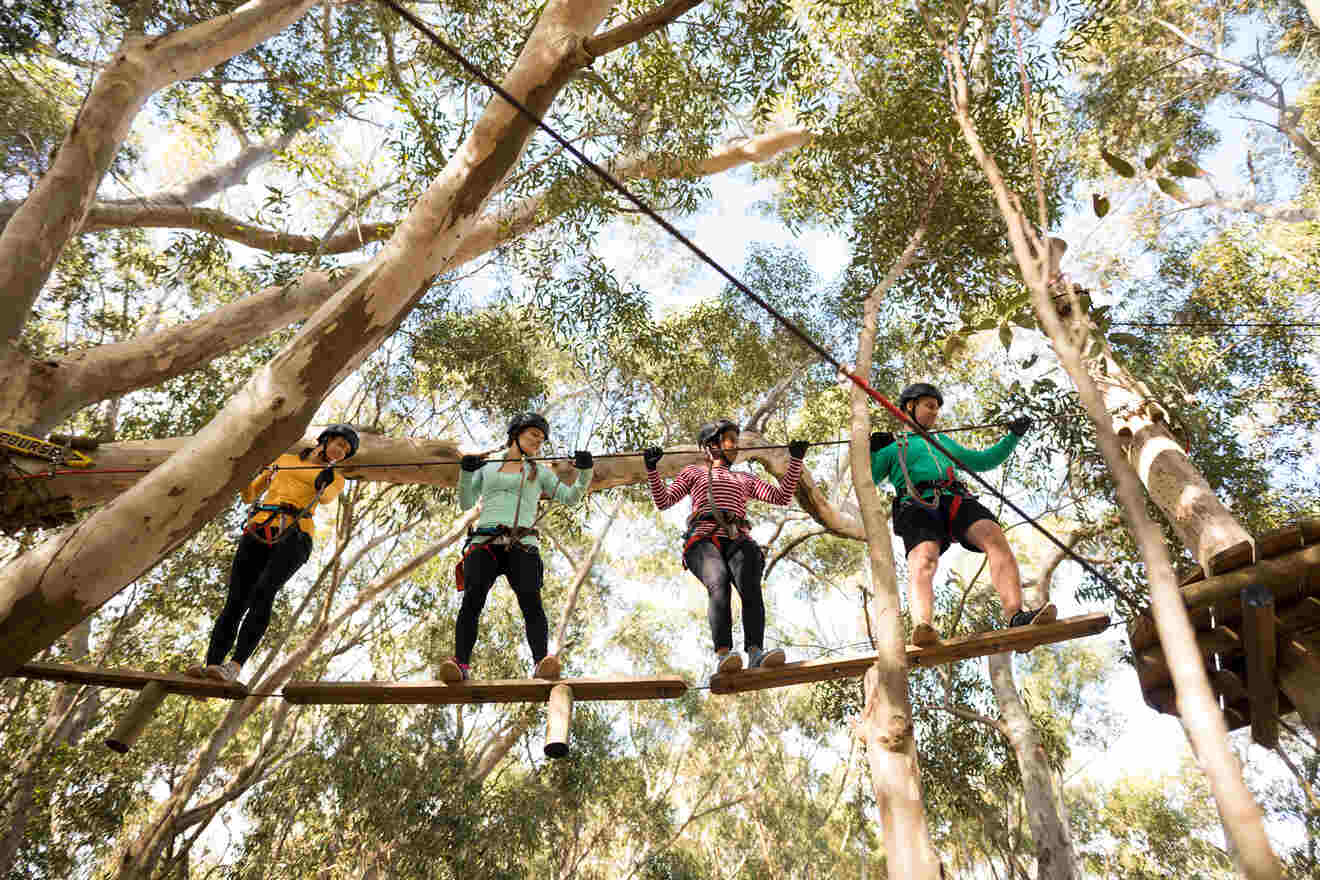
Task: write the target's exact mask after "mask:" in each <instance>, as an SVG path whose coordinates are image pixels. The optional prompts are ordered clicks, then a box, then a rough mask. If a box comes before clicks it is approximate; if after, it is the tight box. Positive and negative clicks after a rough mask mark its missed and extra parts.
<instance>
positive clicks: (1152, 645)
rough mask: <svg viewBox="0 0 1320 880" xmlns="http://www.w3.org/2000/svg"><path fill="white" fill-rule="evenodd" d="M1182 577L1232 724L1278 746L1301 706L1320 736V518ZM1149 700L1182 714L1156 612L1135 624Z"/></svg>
mask: <svg viewBox="0 0 1320 880" xmlns="http://www.w3.org/2000/svg"><path fill="white" fill-rule="evenodd" d="M1208 567H1209V569H1210V570H1209V571H1208V572H1206V571H1203V570H1202V569H1200V568H1196V569H1194V570H1193V571H1192V572H1191V573H1190V574H1189V575H1188V576H1187V577H1185V578H1183V580H1182V583H1181V585H1180V587H1181V590H1182V596H1183V602H1184V604H1185V605H1186V606H1187V612H1188V616H1189V617H1190V618H1191V621H1192V628H1193V629H1194V630H1195V632H1196V644H1197V648H1198V649H1199V650H1200V653H1201V657H1202V659H1203V661H1204V663H1205V667H1206V675H1207V676H1208V677H1209V679H1210V685H1211V687H1212V688H1213V689H1214V691H1215V693H1216V695H1217V696H1218V697H1219V699H1220V704H1221V706H1222V707H1223V710H1224V718H1225V721H1226V722H1227V724H1228V727H1229V729H1230V730H1235V729H1237V728H1241V727H1246V726H1248V725H1250V727H1251V733H1252V739H1253V740H1254V741H1255V742H1257V743H1259V744H1260V745H1263V746H1266V747H1272V746H1274V744H1275V743H1276V742H1277V741H1278V727H1279V718H1280V717H1281V716H1283V715H1287V714H1288V713H1290V712H1294V711H1295V712H1297V713H1298V714H1299V715H1300V716H1301V719H1302V721H1303V723H1304V724H1305V725H1306V726H1307V727H1308V728H1309V729H1310V730H1311V732H1312V733H1313V734H1315V735H1317V736H1320V519H1307V520H1301V521H1299V522H1297V523H1294V524H1293V525H1290V526H1287V527H1285V528H1282V529H1276V530H1275V531H1272V532H1269V533H1267V534H1264V535H1261V536H1260V537H1258V538H1256V539H1255V540H1254V541H1251V542H1243V543H1242V544H1238V545H1235V546H1233V547H1230V548H1228V549H1227V550H1224V551H1222V552H1220V553H1218V554H1216V555H1215V556H1214V558H1212V559H1211V560H1210V562H1209V563H1208ZM1128 640H1129V641H1130V642H1131V644H1132V655H1133V658H1134V660H1135V662H1136V667H1137V679H1138V681H1139V682H1140V683H1141V691H1142V695H1143V696H1144V697H1145V699H1146V703H1147V704H1148V705H1150V706H1151V708H1153V709H1156V710H1157V711H1160V712H1164V713H1166V714H1169V715H1177V714H1178V707H1177V701H1176V698H1175V694H1174V690H1173V683H1172V676H1171V675H1170V672H1169V664H1168V660H1167V658H1166V657H1165V653H1164V649H1163V646H1162V645H1160V640H1159V632H1158V631H1157V630H1156V628H1155V621H1154V619H1153V618H1152V617H1151V615H1150V613H1149V612H1147V613H1146V614H1142V615H1140V616H1138V617H1137V618H1135V619H1134V620H1133V621H1132V623H1131V624H1129V626H1128Z"/></svg>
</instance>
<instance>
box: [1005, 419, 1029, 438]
mask: <svg viewBox="0 0 1320 880" xmlns="http://www.w3.org/2000/svg"><path fill="white" fill-rule="evenodd" d="M1008 430H1010V431H1012V432H1013V433H1014V434H1017V435H1018V436H1019V437H1021V436H1023V435H1024V434H1026V433H1027V432H1028V431H1030V430H1031V419H1030V418H1029V417H1027V416H1018V417H1017V418H1016V419H1014V420H1013V421H1011V422H1009V423H1008Z"/></svg>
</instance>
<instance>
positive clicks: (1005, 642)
mask: <svg viewBox="0 0 1320 880" xmlns="http://www.w3.org/2000/svg"><path fill="white" fill-rule="evenodd" d="M1107 626H1109V615H1107V614H1083V615H1081V616H1079V617H1069V618H1065V619H1063V620H1058V621H1055V622H1054V623H1046V624H1041V625H1040V626H1019V627H1014V628H1013V629H1001V630H995V631H994V632H988V633H974V634H973V635H969V636H958V637H957V638H952V639H946V640H944V641H942V642H940V643H939V644H936V645H929V646H927V647H923V648H919V647H917V646H916V645H908V646H907V662H908V666H909V667H912V666H940V665H942V664H945V663H952V662H953V661H955V660H968V659H971V658H973V657H984V656H986V655H987V654H1000V653H1003V652H1004V651H1029V650H1030V649H1032V648H1035V647H1038V646H1040V645H1047V644H1051V643H1053V642H1064V641H1068V640H1069V639H1078V638H1082V637H1083V636H1089V635H1095V634H1096V633H1098V632H1102V631H1103V630H1104V629H1105V627H1107ZM875 660H876V655H874V654H869V655H866V656H863V657H849V658H840V659H837V660H834V659H827V660H805V661H799V662H797V663H785V664H784V665H783V666H772V667H770V668H766V669H747V670H743V671H742V672H735V673H731V674H728V675H713V676H711V679H710V692H711V693H712V694H736V693H742V692H743V691H759V690H765V689H766V688H774V687H787V686H788V685H794V684H807V683H809V682H813V681H830V680H832V679H836V678H852V677H854V676H859V675H863V674H865V672H866V670H867V669H869V668H870V667H871V666H872V665H874V664H875Z"/></svg>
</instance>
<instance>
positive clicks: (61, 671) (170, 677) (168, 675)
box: [13, 663, 250, 700]
mask: <svg viewBox="0 0 1320 880" xmlns="http://www.w3.org/2000/svg"><path fill="white" fill-rule="evenodd" d="M13 677H15V678H35V679H40V680H42V681H60V682H65V683H68V684H90V685H96V686H98V687H112V688H124V689H127V690H134V691H140V690H142V689H143V688H144V687H146V686H147V685H148V684H149V683H151V682H157V683H158V684H160V686H161V687H163V688H164V689H165V692H166V693H170V694H184V695H186V696H189V697H221V698H224V699H227V700H242V699H244V698H246V697H248V696H250V695H249V694H248V691H247V689H246V688H244V687H242V686H241V685H236V684H227V683H225V682H222V681H214V680H212V679H209V678H192V677H191V676H187V675H180V674H178V673H175V672H149V671H145V670H139V669H102V668H100V667H97V666H84V665H82V664H78V663H24V664H23V665H22V666H20V667H18V669H16V670H14V676H13Z"/></svg>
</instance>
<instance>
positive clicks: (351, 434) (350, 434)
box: [316, 425, 358, 461]
mask: <svg viewBox="0 0 1320 880" xmlns="http://www.w3.org/2000/svg"><path fill="white" fill-rule="evenodd" d="M331 437H343V438H344V439H345V440H346V441H348V455H345V456H344V460H345V461H347V460H348V459H350V458H352V457H353V456H355V455H357V451H358V434H357V431H355V430H353V426H352V425H330V426H329V427H327V428H326V429H325V430H324V431H322V432H321V433H320V435H319V436H318V437H317V438H316V445H317V446H321V445H323V444H324V443H325V442H326V441H328V440H329V439H330V438H331Z"/></svg>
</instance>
